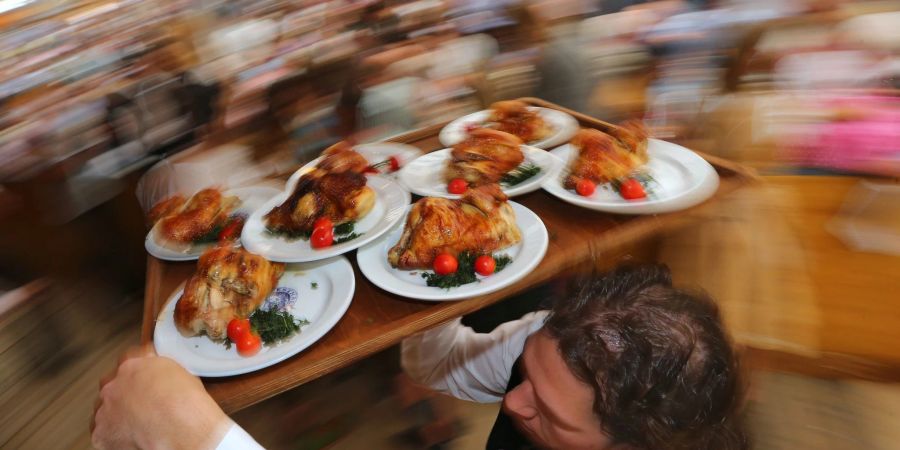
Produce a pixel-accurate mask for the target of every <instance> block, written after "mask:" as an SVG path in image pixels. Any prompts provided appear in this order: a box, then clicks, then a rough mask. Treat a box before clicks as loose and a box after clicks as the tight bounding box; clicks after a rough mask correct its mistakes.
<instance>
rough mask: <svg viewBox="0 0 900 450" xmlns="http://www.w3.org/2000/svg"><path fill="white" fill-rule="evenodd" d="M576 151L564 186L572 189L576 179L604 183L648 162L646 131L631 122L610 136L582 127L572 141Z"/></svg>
mask: <svg viewBox="0 0 900 450" xmlns="http://www.w3.org/2000/svg"><path fill="white" fill-rule="evenodd" d="M571 144H572V146H573V147H575V149H576V154H575V155H573V159H572V163H571V165H570V168H569V175H568V176H566V179H565V181H564V187H565V188H566V189H574V188H575V186H576V185H577V184H578V181H579V180H582V179H587V180H591V181H593V182H594V183H598V184H600V183H606V182H609V181H612V180H618V179H622V178H626V177H628V176H629V175H631V173H632V172H634V171H635V169H637V168H638V167H640V166H642V165H644V164H646V163H647V159H648V157H647V129H646V128H645V127H644V125H643V123H641V122H639V121H630V122H626V123H624V124H622V126H620V127H618V128H617V129H615V130H613V131H612V132H611V133H610V134H607V133H604V132H602V131H600V130H594V129H589V128H584V129H582V130H581V131H579V132H578V134H576V135H575V137H574V138H572V141H571Z"/></svg>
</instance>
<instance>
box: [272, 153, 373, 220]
mask: <svg viewBox="0 0 900 450" xmlns="http://www.w3.org/2000/svg"><path fill="white" fill-rule="evenodd" d="M323 156H324V158H323V159H322V161H321V162H319V164H318V165H317V166H316V168H314V169H313V170H311V171H310V172H309V173H306V174H304V175H303V176H302V177H300V179H299V180H298V181H297V185H296V186H295V187H294V191H293V192H292V193H291V196H290V197H288V199H287V200H285V202H284V203H282V204H280V205H278V206H276V207H275V208H273V209H272V211H269V213H268V214H266V216H265V218H264V220H265V222H266V226H267V227H268V228H269V230H271V231H275V232H284V233H288V234H299V233H305V232H310V231H312V228H313V222H315V221H316V219H318V218H320V217H328V218H329V219H331V221H332V222H333V223H334V224H335V225H339V224H342V223H345V222H350V221H352V220H357V219H360V218H362V217H363V216H365V215H366V214H368V213H369V211H371V210H372V207H373V206H374V205H375V191H373V190H372V188H370V187H368V186H366V176H365V175H363V171H364V170H365V169H366V167H368V166H369V163H368V161H366V159H365V158H364V157H362V155H360V154H359V153H356V152H355V151H353V149H352V148H350V146H349V145H347V144H345V143H338V144H335V145H334V146H332V147H330V148H329V149H328V150H326V151H325V152H324V153H323Z"/></svg>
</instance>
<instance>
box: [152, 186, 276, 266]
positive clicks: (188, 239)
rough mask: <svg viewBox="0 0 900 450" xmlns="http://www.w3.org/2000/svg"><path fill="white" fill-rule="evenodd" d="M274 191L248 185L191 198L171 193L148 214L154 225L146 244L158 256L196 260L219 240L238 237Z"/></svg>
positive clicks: (217, 189) (203, 193)
mask: <svg viewBox="0 0 900 450" xmlns="http://www.w3.org/2000/svg"><path fill="white" fill-rule="evenodd" d="M275 195H278V190H277V189H275V188H271V187H267V186H248V187H242V188H235V189H229V190H227V191H222V190H221V189H219V188H216V187H210V188H206V189H203V190H200V191H199V192H197V193H195V194H194V195H192V196H190V197H189V198H188V197H186V196H184V195H181V194H176V195H173V196H171V197H168V198H166V199H164V200H162V201H160V202H159V203H157V204H156V205H154V206H153V208H152V209H151V210H150V213H149V214H148V219H149V220H150V223H152V224H153V227H152V228H151V229H150V232H148V233H147V237H146V238H145V239H144V248H146V249H147V253H150V254H151V255H153V256H155V257H157V258H159V259H165V260H169V261H191V260H195V259H197V258H199V257H200V255H201V254H202V253H203V252H204V251H206V250H207V249H209V248H210V247H212V246H213V245H215V244H216V243H217V242H220V241H227V242H237V241H239V240H240V237H241V231H242V229H243V227H244V223H245V221H246V220H247V217H248V216H249V215H250V213H252V212H253V211H254V210H255V209H256V208H258V207H259V206H260V205H262V204H263V203H265V202H266V201H267V200H269V199H270V198H272V197H273V196H275Z"/></svg>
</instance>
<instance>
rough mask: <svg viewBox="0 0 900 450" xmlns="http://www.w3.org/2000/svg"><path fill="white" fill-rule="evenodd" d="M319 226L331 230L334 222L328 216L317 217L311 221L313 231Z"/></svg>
mask: <svg viewBox="0 0 900 450" xmlns="http://www.w3.org/2000/svg"><path fill="white" fill-rule="evenodd" d="M319 228H325V229H329V230H333V229H334V223H333V222H332V221H331V219H329V218H328V217H319V218H318V219H316V221H315V222H313V231H316V230H318V229H319Z"/></svg>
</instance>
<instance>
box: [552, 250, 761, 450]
mask: <svg viewBox="0 0 900 450" xmlns="http://www.w3.org/2000/svg"><path fill="white" fill-rule="evenodd" d="M545 329H546V330H547V331H548V332H549V333H550V335H551V336H553V337H554V338H556V339H557V340H558V341H559V348H560V352H561V354H562V356H563V359H564V360H565V361H566V363H567V364H568V366H569V368H570V369H571V370H572V371H573V373H574V374H575V375H576V376H577V377H578V378H579V379H581V380H582V381H584V382H585V383H587V384H588V385H590V386H591V387H592V388H593V390H594V394H595V399H594V412H595V414H596V415H597V417H598V419H599V420H600V423H601V426H602V427H603V430H604V431H605V432H606V433H607V434H608V435H609V436H611V437H612V439H613V440H614V441H615V442H616V443H617V444H624V445H626V446H629V447H632V448H638V449H647V450H657V449H671V450H681V449H685V450H687V449H691V450H713V449H716V450H719V449H744V448H747V447H748V444H747V440H746V438H745V435H744V433H743V432H742V430H741V427H740V424H739V423H738V421H737V418H736V411H735V410H736V409H737V406H738V403H739V401H740V396H739V393H740V391H741V384H740V382H739V376H738V364H737V359H736V356H735V354H734V351H733V349H732V347H731V345H730V342H729V340H728V338H727V337H726V334H725V332H724V330H723V327H722V323H721V319H720V317H719V312H718V308H717V307H716V305H715V303H713V301H712V300H711V299H710V298H709V297H708V296H706V295H705V294H698V293H690V292H686V291H682V290H678V289H675V288H673V287H672V279H671V275H670V273H669V270H668V268H666V267H665V266H662V265H649V266H638V267H625V268H620V269H617V270H615V271H613V272H611V273H609V274H606V275H603V276H599V277H593V278H592V279H591V280H589V281H587V282H582V283H578V286H577V288H576V291H575V293H574V295H566V296H563V297H561V298H560V300H559V301H557V302H556V303H555V304H554V306H553V308H552V310H551V313H550V316H549V318H548V319H547V323H546V325H545Z"/></svg>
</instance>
